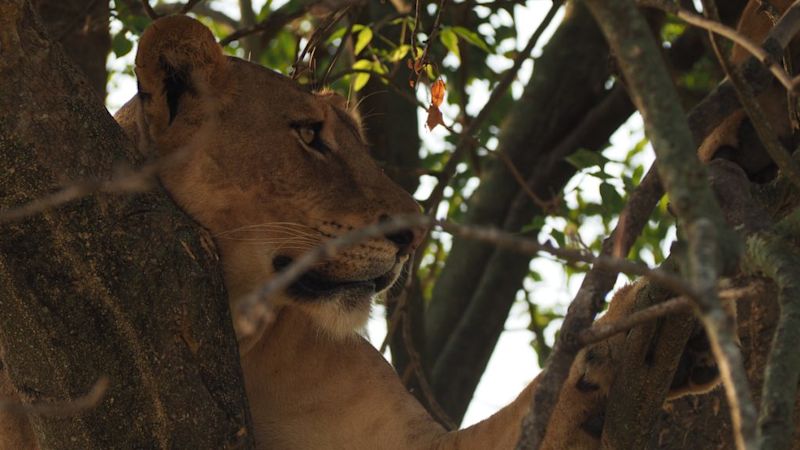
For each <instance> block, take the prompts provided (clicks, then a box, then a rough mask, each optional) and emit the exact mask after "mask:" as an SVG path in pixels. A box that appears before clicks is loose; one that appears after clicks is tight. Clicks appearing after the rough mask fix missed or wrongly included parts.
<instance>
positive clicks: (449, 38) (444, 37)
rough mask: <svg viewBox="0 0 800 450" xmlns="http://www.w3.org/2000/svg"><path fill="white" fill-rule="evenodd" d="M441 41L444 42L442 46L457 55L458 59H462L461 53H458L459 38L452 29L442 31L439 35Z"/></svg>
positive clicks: (447, 28)
mask: <svg viewBox="0 0 800 450" xmlns="http://www.w3.org/2000/svg"><path fill="white" fill-rule="evenodd" d="M439 40H441V41H442V44H443V45H444V46H445V47H446V48H447V49H448V50H450V52H451V53H452V54H454V55H456V58H458V59H461V53H459V51H458V36H456V33H455V32H454V31H453V29H452V28H450V27H444V28H442V31H441V32H440V33H439Z"/></svg>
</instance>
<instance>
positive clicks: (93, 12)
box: [33, 0, 111, 98]
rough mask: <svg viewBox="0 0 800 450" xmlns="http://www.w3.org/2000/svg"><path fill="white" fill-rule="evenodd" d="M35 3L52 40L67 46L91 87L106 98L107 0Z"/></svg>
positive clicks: (61, 0) (60, 0) (42, 0)
mask: <svg viewBox="0 0 800 450" xmlns="http://www.w3.org/2000/svg"><path fill="white" fill-rule="evenodd" d="M33 5H34V7H35V8H36V11H37V12H38V13H39V17H41V19H42V22H44V25H45V28H46V29H47V33H48V34H49V35H50V40H51V41H52V42H59V43H60V44H61V45H62V46H63V47H64V51H65V52H66V53H67V56H69V58H70V59H72V62H74V63H75V65H77V66H78V67H79V68H80V69H81V70H82V71H83V73H84V74H85V75H86V78H88V79H89V83H90V85H91V86H92V89H93V90H94V91H95V92H96V93H97V95H99V96H100V98H105V96H106V80H107V79H108V74H107V73H106V57H107V56H108V52H109V51H111V36H110V35H109V32H108V17H109V7H108V0H34V1H33Z"/></svg>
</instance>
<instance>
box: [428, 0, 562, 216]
mask: <svg viewBox="0 0 800 450" xmlns="http://www.w3.org/2000/svg"><path fill="white" fill-rule="evenodd" d="M562 3H563V1H562V0H556V1H554V2H553V4H552V6H551V7H550V10H549V11H548V12H547V15H546V16H545V17H544V19H542V22H541V23H540V24H539V26H538V27H537V28H536V31H534V32H533V35H531V38H530V39H529V40H528V43H527V44H525V48H523V49H522V51H521V52H519V53H518V54H517V56H516V57H515V58H514V65H513V66H511V68H510V69H508V70H507V71H506V72H504V73H503V76H502V78H500V81H499V82H498V83H497V85H496V86H495V87H494V89H492V93H491V94H489V99H488V100H487V101H486V103H485V104H484V105H483V108H481V111H480V112H479V113H478V114H477V115H476V116H475V118H474V119H472V120H471V121H470V123H469V124H468V125H467V126H466V127H465V128H464V130H462V131H461V137H460V138H459V140H458V144H457V145H456V148H455V149H454V150H453V152H452V153H451V155H450V159H448V160H447V163H446V164H445V166H444V169H442V177H441V179H440V180H439V182H438V183H437V184H436V187H434V188H433V191H431V194H430V195H429V196H428V198H427V199H426V200H425V206H426V208H427V211H428V213H429V214H435V212H436V209H437V207H438V205H439V203H440V202H441V201H442V198H443V196H444V190H445V188H446V187H447V186H448V185H450V181H451V180H452V178H453V177H454V176H455V173H456V169H457V168H458V163H460V162H461V159H462V157H463V156H464V154H465V153H466V151H467V149H468V148H469V146H471V145H474V142H475V141H474V137H473V135H474V134H475V132H476V131H477V130H478V129H480V127H481V126H482V125H483V122H484V121H486V119H488V118H489V116H490V113H492V112H493V111H494V107H495V106H496V104H497V102H498V101H500V99H501V98H503V96H504V95H505V94H506V92H507V91H508V88H509V87H510V86H511V83H512V82H513V81H514V80H516V79H517V73H519V70H520V68H522V64H523V63H524V62H525V61H527V60H528V58H530V56H531V52H533V49H534V47H536V44H537V43H538V42H539V39H540V38H541V36H542V34H543V33H544V31H545V30H546V29H547V27H548V26H549V25H550V22H552V21H553V18H554V17H555V16H556V13H558V10H559V8H561V5H562Z"/></svg>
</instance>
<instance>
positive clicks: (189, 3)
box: [180, 0, 203, 14]
mask: <svg viewBox="0 0 800 450" xmlns="http://www.w3.org/2000/svg"><path fill="white" fill-rule="evenodd" d="M202 1H203V0H189V1H187V2H186V4H185V5H183V8H181V12H180V14H186V13H188V12H189V11H191V10H192V9H193V8H194V7H195V5H197V4H198V3H200V2H202Z"/></svg>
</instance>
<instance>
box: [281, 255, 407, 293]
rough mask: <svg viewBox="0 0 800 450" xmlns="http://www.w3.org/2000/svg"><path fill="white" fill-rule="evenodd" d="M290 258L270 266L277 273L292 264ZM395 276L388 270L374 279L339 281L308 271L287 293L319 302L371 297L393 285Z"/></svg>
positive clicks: (285, 257) (282, 258)
mask: <svg viewBox="0 0 800 450" xmlns="http://www.w3.org/2000/svg"><path fill="white" fill-rule="evenodd" d="M292 261H293V260H292V258H290V257H288V256H276V257H275V258H274V259H273V260H272V266H273V268H274V269H275V271H276V272H279V271H281V270H283V269H285V268H286V267H288V266H289V265H291V264H292ZM396 278H397V274H396V273H395V271H394V270H389V271H388V272H386V273H384V274H383V275H380V276H377V277H375V278H369V279H363V280H359V279H356V280H341V279H333V278H330V277H327V276H325V275H323V274H321V273H319V272H317V271H314V270H310V271H308V272H306V273H304V274H303V275H302V276H300V278H298V279H297V280H296V281H295V282H293V283H292V284H291V285H290V286H289V287H288V288H287V292H288V294H289V295H290V296H292V297H294V298H296V299H300V300H319V299H324V298H326V297H329V298H334V297H335V296H337V295H339V294H342V293H345V292H346V293H348V294H360V295H369V296H372V295H374V294H377V293H378V292H382V291H383V290H385V289H387V288H388V287H389V286H391V285H392V283H394V281H395V279H396Z"/></svg>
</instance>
